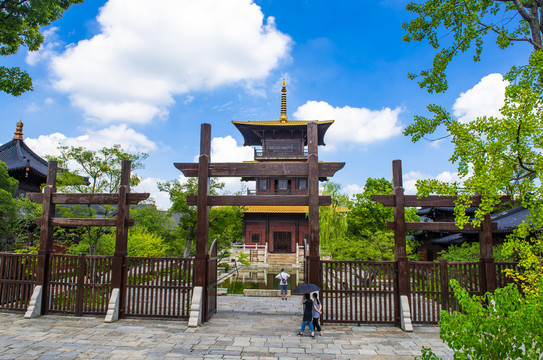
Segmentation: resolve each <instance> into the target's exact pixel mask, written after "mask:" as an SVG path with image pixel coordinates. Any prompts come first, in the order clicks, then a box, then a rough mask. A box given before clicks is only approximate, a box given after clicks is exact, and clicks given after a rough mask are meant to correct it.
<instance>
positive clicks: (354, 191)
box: [343, 184, 364, 197]
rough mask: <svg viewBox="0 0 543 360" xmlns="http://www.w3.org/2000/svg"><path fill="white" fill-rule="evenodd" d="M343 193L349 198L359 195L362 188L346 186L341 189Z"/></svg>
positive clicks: (355, 185)
mask: <svg viewBox="0 0 543 360" xmlns="http://www.w3.org/2000/svg"><path fill="white" fill-rule="evenodd" d="M343 192H344V193H345V194H347V195H349V197H350V196H353V195H355V194H361V193H363V192H364V186H363V185H358V184H348V185H347V186H345V187H343Z"/></svg>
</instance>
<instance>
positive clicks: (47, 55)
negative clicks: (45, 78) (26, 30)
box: [25, 26, 62, 66]
mask: <svg viewBox="0 0 543 360" xmlns="http://www.w3.org/2000/svg"><path fill="white" fill-rule="evenodd" d="M58 30H59V29H58V27H55V26H52V27H50V28H48V29H46V30H44V31H43V37H44V41H43V44H42V46H41V47H40V48H39V49H38V50H37V51H28V52H27V54H26V59H25V60H26V63H27V64H28V65H31V66H34V65H36V64H38V63H40V62H43V61H47V60H49V59H51V58H52V57H53V56H55V55H56V54H57V49H58V48H59V47H60V46H61V45H62V42H61V41H60V40H59V37H58Z"/></svg>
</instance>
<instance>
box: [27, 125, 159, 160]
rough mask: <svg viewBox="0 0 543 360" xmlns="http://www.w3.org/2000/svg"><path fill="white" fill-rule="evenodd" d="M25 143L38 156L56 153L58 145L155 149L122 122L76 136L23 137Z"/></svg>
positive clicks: (133, 150)
mask: <svg viewBox="0 0 543 360" xmlns="http://www.w3.org/2000/svg"><path fill="white" fill-rule="evenodd" d="M25 143H26V144H27V145H28V146H29V147H30V148H31V149H32V150H33V151H35V152H36V153H37V154H39V155H40V156H45V155H58V150H57V147H58V146H59V145H65V146H83V147H85V148H87V149H89V150H98V149H101V148H103V147H105V146H108V147H109V146H112V145H115V144H120V145H121V146H122V148H123V149H124V150H125V151H129V152H148V151H151V150H155V149H156V144H155V143H154V142H153V141H151V140H149V139H148V138H147V137H146V136H145V135H143V134H140V133H138V132H137V131H135V130H133V129H131V128H128V127H127V126H126V125H124V124H123V125H113V126H110V127H109V128H106V129H102V130H96V131H95V130H88V131H86V133H85V134H84V135H81V136H77V137H67V136H65V135H64V134H61V133H53V134H50V135H40V136H39V137H38V138H37V139H33V138H25Z"/></svg>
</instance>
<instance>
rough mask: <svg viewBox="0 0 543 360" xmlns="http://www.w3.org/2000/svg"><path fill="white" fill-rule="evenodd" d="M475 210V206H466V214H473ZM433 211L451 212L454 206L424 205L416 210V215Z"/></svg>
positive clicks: (428, 213)
mask: <svg viewBox="0 0 543 360" xmlns="http://www.w3.org/2000/svg"><path fill="white" fill-rule="evenodd" d="M475 210H477V208H476V207H468V208H466V214H474V213H475ZM433 211H441V212H445V213H451V214H452V213H453V212H454V207H453V206H425V207H422V208H420V209H419V210H418V211H417V215H419V216H423V215H430V214H431V213H432V212H433Z"/></svg>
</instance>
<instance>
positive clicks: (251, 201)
mask: <svg viewBox="0 0 543 360" xmlns="http://www.w3.org/2000/svg"><path fill="white" fill-rule="evenodd" d="M197 199H198V197H197V196H196V195H189V196H187V205H189V206H195V205H196V204H197ZM331 204H332V198H331V197H330V196H319V206H330V205H331ZM207 205H208V206H225V205H227V206H309V196H307V195H284V196H278V195H255V196H245V195H215V196H208V197H207Z"/></svg>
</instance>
